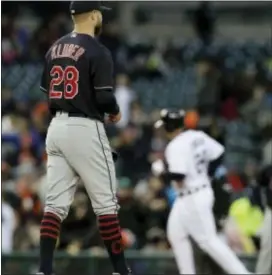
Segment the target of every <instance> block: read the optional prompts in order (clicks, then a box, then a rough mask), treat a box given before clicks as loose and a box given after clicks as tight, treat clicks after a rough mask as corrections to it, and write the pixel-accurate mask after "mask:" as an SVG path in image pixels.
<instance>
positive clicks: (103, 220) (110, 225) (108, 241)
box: [98, 214, 131, 275]
mask: <svg viewBox="0 0 272 275" xmlns="http://www.w3.org/2000/svg"><path fill="white" fill-rule="evenodd" d="M98 227H99V232H100V236H101V238H102V240H103V242H104V244H105V246H106V248H107V250H108V254H109V257H110V260H111V263H112V266H113V270H114V272H115V273H116V274H120V275H130V274H131V271H130V269H129V268H128V266H127V264H126V260H125V255H124V249H123V245H122V237H121V231H120V225H119V219H118V216H117V214H111V215H102V216H98ZM115 273H113V274H115Z"/></svg>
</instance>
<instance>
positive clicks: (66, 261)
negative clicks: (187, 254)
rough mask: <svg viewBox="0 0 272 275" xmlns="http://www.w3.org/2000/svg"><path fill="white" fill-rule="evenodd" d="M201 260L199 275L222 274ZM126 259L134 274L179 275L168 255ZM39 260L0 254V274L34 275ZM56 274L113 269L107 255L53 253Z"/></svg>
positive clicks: (100, 273)
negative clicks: (0, 255)
mask: <svg viewBox="0 0 272 275" xmlns="http://www.w3.org/2000/svg"><path fill="white" fill-rule="evenodd" d="M198 256H199V255H198ZM201 257H202V263H201V261H200V260H199V257H197V259H196V264H197V267H198V269H199V268H200V272H201V273H202V274H205V273H206V274H224V273H223V272H220V270H219V272H218V269H216V268H215V267H213V266H212V265H210V266H209V261H207V258H205V257H206V256H204V257H203V255H202V256H201ZM127 258H128V261H129V264H130V266H131V268H132V269H133V271H134V272H135V275H152V274H153V275H155V274H158V275H159V274H160V275H161V274H167V275H177V274H178V272H177V268H176V264H175V260H174V257H173V254H172V253H170V252H169V253H155V254H146V253H141V252H138V251H131V252H127ZM240 258H241V260H242V261H243V262H244V264H245V265H246V266H247V268H248V269H249V270H251V271H254V266H255V263H256V257H254V256H252V257H246V256H241V257H240ZM38 260H39V259H38V253H37V252H31V253H12V254H9V255H2V272H3V273H2V274H9V275H28V274H33V273H34V274H35V272H37V267H38ZM203 262H205V264H206V267H204V266H203ZM207 264H208V266H207ZM200 266H201V267H200ZM55 271H56V275H111V272H112V269H111V266H110V262H109V260H108V257H107V255H100V256H95V255H91V253H88V252H83V253H81V254H80V255H76V256H71V255H68V254H66V253H56V255H55Z"/></svg>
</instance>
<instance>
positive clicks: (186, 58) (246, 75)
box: [1, 1, 272, 275]
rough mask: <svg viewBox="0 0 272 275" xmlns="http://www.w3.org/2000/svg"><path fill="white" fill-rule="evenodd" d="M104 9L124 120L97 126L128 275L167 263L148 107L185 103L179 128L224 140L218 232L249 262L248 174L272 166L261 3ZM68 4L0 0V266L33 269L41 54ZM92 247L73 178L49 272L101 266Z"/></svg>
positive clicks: (64, 19)
mask: <svg viewBox="0 0 272 275" xmlns="http://www.w3.org/2000/svg"><path fill="white" fill-rule="evenodd" d="M109 5H110V6H111V7H112V8H113V12H112V13H111V14H109V15H108V17H106V18H105V20H104V21H105V24H104V25H105V26H104V33H103V35H102V36H101V37H100V40H101V42H102V43H104V44H105V45H106V46H107V47H108V48H109V49H110V51H111V52H112V55H113V58H114V62H115V74H116V96H117V99H118V101H119V104H120V106H121V110H122V112H123V119H122V121H121V123H119V125H118V126H117V127H113V126H110V127H108V128H107V130H108V133H109V137H110V140H111V144H112V145H113V147H115V148H116V149H117V150H118V152H119V154H120V160H119V161H118V163H117V174H118V180H119V191H118V196H119V200H120V205H121V211H120V219H121V225H122V227H123V228H124V233H123V236H124V243H125V245H126V246H127V247H128V254H129V258H130V261H131V264H132V267H133V268H134V269H135V270H136V271H137V272H136V274H156V273H157V274H158V273H160V272H163V271H164V272H167V274H169V275H170V274H171V273H170V272H174V271H175V270H176V269H175V264H174V261H173V258H172V256H171V252H170V251H171V250H170V249H169V246H168V243H167V241H166V237H165V225H166V221H167V216H168V213H169V210H170V209H171V205H172V203H173V201H174V196H175V195H174V193H173V190H172V189H171V188H170V187H169V186H165V184H164V183H163V182H162V181H161V179H159V178H157V177H155V176H154V175H153V174H152V172H151V165H150V164H151V163H152V161H154V160H156V159H158V158H161V157H162V155H163V150H164V148H165V145H166V140H165V137H164V134H163V133H162V132H161V131H155V130H154V129H153V127H152V125H153V122H154V120H155V119H156V118H157V117H158V110H159V109H160V108H162V107H178V108H184V109H186V110H187V111H190V112H189V115H188V117H187V118H186V125H187V126H188V127H193V128H194V127H198V128H200V129H203V130H205V131H206V132H207V133H209V134H210V135H211V136H213V137H214V138H216V139H217V140H219V141H220V142H221V143H223V144H224V145H225V147H226V156H225V159H224V164H223V165H222V166H221V167H220V168H219V169H218V170H217V171H216V173H215V175H214V180H213V185H214V187H215V191H216V196H217V204H216V206H215V214H216V217H217V222H218V228H219V230H220V234H221V236H222V238H224V240H225V241H227V242H228V243H229V244H230V245H231V246H232V248H233V249H235V251H236V252H237V253H240V254H243V255H244V257H245V258H244V260H245V261H246V263H247V264H248V265H249V267H250V268H251V269H252V268H254V259H255V255H256V253H257V252H258V249H259V241H258V232H259V229H260V227H261V224H262V211H263V209H264V201H263V196H262V190H261V188H260V187H259V185H258V178H259V174H260V172H261V171H262V169H263V168H264V167H267V166H268V165H271V164H272V159H271V155H272V154H271V152H272V132H271V130H272V128H271V126H272V113H271V108H272V47H271V39H272V31H271V20H270V19H271V17H272V7H271V3H269V2H239V1H237V2H221V1H218V2H212V3H210V4H201V3H199V2H168V1H167V2H133V1H132V2H110V3H109ZM68 6H69V3H68V2H58V1H56V2H36V1H29V2H7V1H6V2H2V52H1V57H2V75H1V80H2V84H1V88H2V98H1V103H2V104H1V105H2V121H1V122H2V139H1V141H2V155H1V159H2V161H1V172H2V252H3V253H4V256H3V257H2V262H3V269H2V270H3V271H4V272H9V273H12V274H19V273H18V272H22V273H28V272H33V271H34V270H35V268H36V267H37V248H38V245H39V221H40V218H41V211H42V207H43V199H44V188H45V184H46V183H45V181H46V179H45V163H46V155H45V152H44V140H45V136H46V129H47V126H48V123H49V121H50V119H51V118H50V115H49V113H48V110H47V106H46V99H45V98H44V95H43V94H42V93H41V92H40V90H39V80H40V75H41V69H42V62H43V56H44V54H45V52H46V51H47V50H48V48H49V47H50V45H51V44H52V43H53V42H54V41H55V40H56V39H57V38H58V37H60V36H62V35H63V34H66V33H67V32H69V31H71V27H72V26H71V20H70V18H69V12H68ZM269 20H270V21H269ZM230 206H231V208H229V207H230ZM238 212H239V213H240V215H237V213H238ZM241 213H242V214H241ZM223 220H225V222H223ZM101 244H102V243H101V241H100V237H99V235H98V232H97V229H96V222H95V216H94V214H93V212H92V209H91V206H90V203H89V201H88V199H87V196H86V193H85V190H84V188H83V186H79V188H78V192H77V193H76V197H75V201H74V203H73V205H72V207H71V211H70V214H69V217H68V219H67V220H66V221H65V222H64V224H63V228H62V235H61V238H60V240H59V246H58V250H59V252H58V255H57V263H58V265H57V274H58V275H60V274H67V275H70V274H79V272H80V273H81V274H82V275H85V274H86V275H87V274H91V275H92V274H110V273H107V272H109V271H108V270H109V267H108V262H107V259H105V255H104V251H103V250H102V249H101ZM69 255H70V256H69ZM202 272H203V270H202Z"/></svg>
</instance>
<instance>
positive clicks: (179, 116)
mask: <svg viewBox="0 0 272 275" xmlns="http://www.w3.org/2000/svg"><path fill="white" fill-rule="evenodd" d="M184 115H185V112H184V111H169V110H162V111H161V120H159V121H157V123H156V124H155V127H156V128H158V127H160V126H164V128H165V130H166V132H167V136H168V138H169V139H170V142H169V144H168V146H167V148H166V151H165V163H166V165H165V166H166V167H165V168H166V169H165V171H167V175H168V176H169V179H170V180H171V181H172V182H173V184H174V187H175V188H176V190H177V193H178V197H177V199H176V201H175V203H174V205H173V208H172V210H171V213H170V216H169V220H168V226H167V235H168V239H169V241H170V244H171V246H172V249H173V252H174V255H175V258H176V262H177V265H178V269H179V273H180V274H195V263H194V258H193V251H192V246H191V243H190V240H189V236H190V237H191V238H193V239H194V240H195V241H196V242H197V243H198V245H199V246H200V248H201V249H202V250H204V251H205V252H206V253H207V254H209V255H210V257H211V258H213V260H214V261H215V262H216V263H217V264H218V265H220V266H221V267H222V268H223V269H224V270H225V271H226V272H227V273H228V274H250V272H249V271H248V270H247V269H246V268H245V267H244V265H243V264H242V262H241V261H240V260H239V259H238V257H237V256H236V255H235V253H234V252H233V251H232V250H231V249H230V248H229V247H228V246H227V245H226V244H225V243H223V242H222V241H221V240H220V238H219V237H218V235H217V232H216V225H215V220H214V215H213V204H214V194H213V191H212V188H211V183H210V178H209V175H208V167H209V163H210V162H212V161H214V160H216V159H218V158H219V157H220V156H222V154H223V152H224V147H223V146H222V145H221V144H219V143H218V142H217V141H216V140H214V139H212V138H211V137H209V136H208V135H207V134H205V133H204V132H202V131H197V130H185V129H183V118H184ZM158 165H159V164H158V163H157V164H155V166H157V167H158ZM153 167H154V166H153Z"/></svg>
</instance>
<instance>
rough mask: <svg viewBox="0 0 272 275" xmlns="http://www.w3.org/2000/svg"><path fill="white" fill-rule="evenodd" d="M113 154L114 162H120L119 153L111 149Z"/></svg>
mask: <svg viewBox="0 0 272 275" xmlns="http://www.w3.org/2000/svg"><path fill="white" fill-rule="evenodd" d="M111 154H112V158H113V161H114V162H116V161H117V160H118V154H117V152H116V151H115V150H113V149H111Z"/></svg>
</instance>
